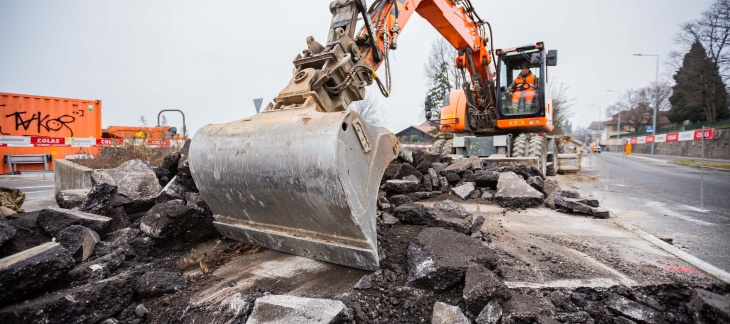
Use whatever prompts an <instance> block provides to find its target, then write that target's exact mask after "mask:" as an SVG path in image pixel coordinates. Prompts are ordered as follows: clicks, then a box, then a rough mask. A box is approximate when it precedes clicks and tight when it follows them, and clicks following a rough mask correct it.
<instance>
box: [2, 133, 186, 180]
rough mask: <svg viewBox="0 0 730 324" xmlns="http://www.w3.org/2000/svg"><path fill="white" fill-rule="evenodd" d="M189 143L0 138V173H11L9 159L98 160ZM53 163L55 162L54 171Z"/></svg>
mask: <svg viewBox="0 0 730 324" xmlns="http://www.w3.org/2000/svg"><path fill="white" fill-rule="evenodd" d="M184 144H185V140H156V139H121V138H93V137H85V138H82V137H46V136H0V173H6V172H10V169H9V166H7V165H6V161H5V156H7V155H27V154H50V155H51V156H52V159H53V160H55V159H64V158H66V157H67V156H72V155H92V156H96V155H98V153H99V149H101V148H104V147H117V146H122V145H134V146H142V145H145V146H148V147H156V148H168V147H182V146H183V145H184ZM52 167H53V161H51V168H52ZM43 169H44V167H43V165H20V170H21V171H24V170H25V171H27V170H43Z"/></svg>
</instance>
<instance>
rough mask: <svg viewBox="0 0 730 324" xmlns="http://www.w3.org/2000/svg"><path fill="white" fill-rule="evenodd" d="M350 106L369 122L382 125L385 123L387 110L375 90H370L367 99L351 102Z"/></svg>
mask: <svg viewBox="0 0 730 324" xmlns="http://www.w3.org/2000/svg"><path fill="white" fill-rule="evenodd" d="M349 108H350V109H351V110H354V111H357V113H358V114H360V117H362V118H363V119H365V121H366V122H368V123H369V124H372V125H375V126H381V127H382V126H384V125H385V110H384V109H383V106H382V105H381V104H380V100H378V98H377V96H376V95H374V94H373V92H368V93H367V94H366V95H365V99H363V100H360V101H355V102H353V103H351V104H350V107H349Z"/></svg>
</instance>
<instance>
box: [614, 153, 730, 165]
mask: <svg viewBox="0 0 730 324" xmlns="http://www.w3.org/2000/svg"><path fill="white" fill-rule="evenodd" d="M601 154H615V155H623V152H603V153H601ZM631 155H632V156H640V157H643V158H648V159H656V160H663V161H671V160H700V159H701V157H699V156H675V155H651V154H640V153H631ZM705 161H709V162H724V163H730V160H728V159H709V158H705Z"/></svg>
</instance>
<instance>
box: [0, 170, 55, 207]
mask: <svg viewBox="0 0 730 324" xmlns="http://www.w3.org/2000/svg"><path fill="white" fill-rule="evenodd" d="M53 179H54V178H53V173H52V172H41V173H24V174H21V175H0V187H7V188H16V189H20V190H22V191H23V192H25V203H23V206H21V207H22V208H23V209H25V211H34V210H39V209H43V208H47V207H49V206H57V205H56V201H55V198H54V194H55V189H54V188H55V185H54V180H53Z"/></svg>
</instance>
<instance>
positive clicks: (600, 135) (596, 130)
mask: <svg viewBox="0 0 730 324" xmlns="http://www.w3.org/2000/svg"><path fill="white" fill-rule="evenodd" d="M604 123H605V122H602V121H594V122H592V123H591V125H590V126H588V134H590V136H591V138H590V141H588V142H589V143H591V144H592V143H595V142H598V141H603V140H606V138H607V134H606V125H604Z"/></svg>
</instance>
